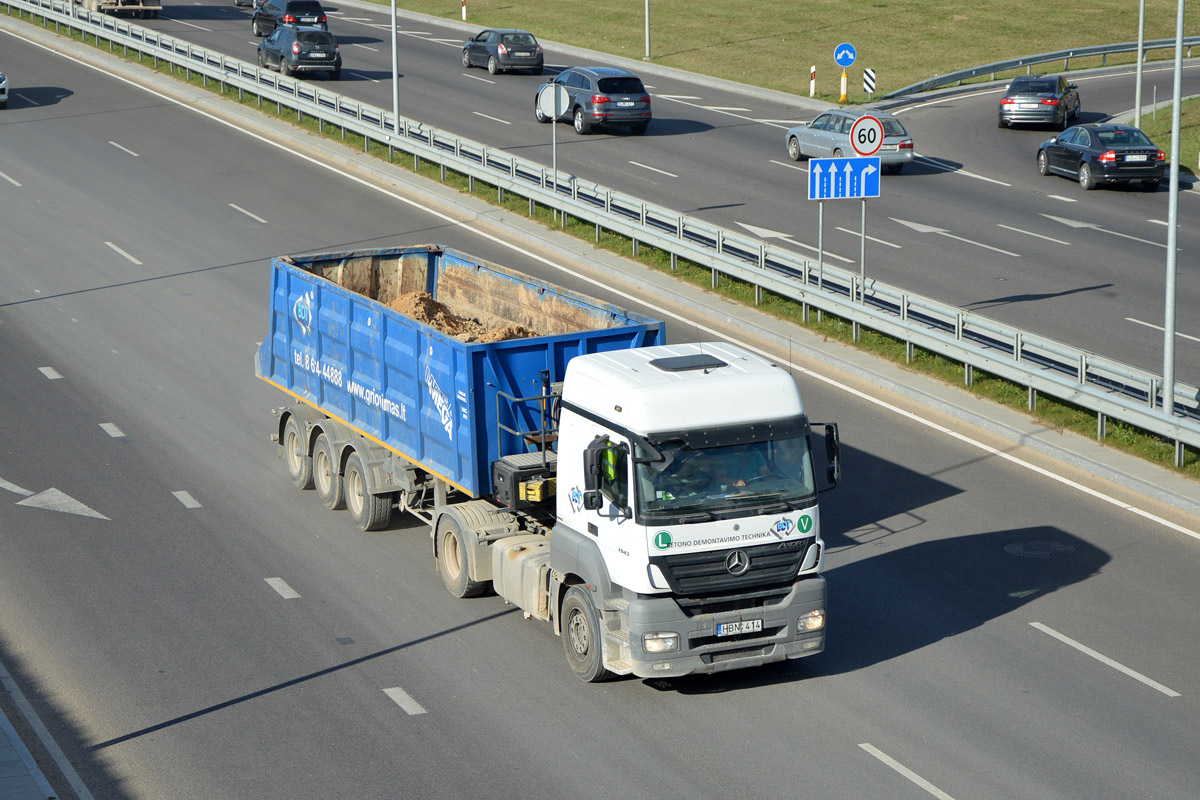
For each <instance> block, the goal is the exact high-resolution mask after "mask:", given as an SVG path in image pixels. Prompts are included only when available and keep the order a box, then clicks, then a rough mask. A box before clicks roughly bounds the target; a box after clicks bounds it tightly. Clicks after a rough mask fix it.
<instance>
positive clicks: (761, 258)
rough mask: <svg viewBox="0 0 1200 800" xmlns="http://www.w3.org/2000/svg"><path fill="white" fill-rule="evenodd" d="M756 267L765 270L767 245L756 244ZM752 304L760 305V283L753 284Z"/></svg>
mask: <svg viewBox="0 0 1200 800" xmlns="http://www.w3.org/2000/svg"><path fill="white" fill-rule="evenodd" d="M758 268H759V269H761V270H762V271H764V272H766V270H767V246H766V245H765V244H760V245H759V246H758ZM754 305H756V306H761V305H762V284H761V283H756V284H754Z"/></svg>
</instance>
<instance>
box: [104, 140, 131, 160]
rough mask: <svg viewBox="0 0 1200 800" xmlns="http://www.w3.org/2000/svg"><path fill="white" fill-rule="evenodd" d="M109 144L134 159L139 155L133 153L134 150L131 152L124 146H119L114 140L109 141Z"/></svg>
mask: <svg viewBox="0 0 1200 800" xmlns="http://www.w3.org/2000/svg"><path fill="white" fill-rule="evenodd" d="M108 143H109V144H111V145H112V146H113V147H115V148H117V149H118V150H124V151H125V152H126V153H129V155H131V156H133V157H134V158H136V157H137V153H135V152H133V151H132V150H130V149H129V148H128V147H126V146H124V145H120V144H117V143H116V142H114V141H112V140H109V142H108Z"/></svg>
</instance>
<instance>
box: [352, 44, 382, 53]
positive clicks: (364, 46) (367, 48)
mask: <svg viewBox="0 0 1200 800" xmlns="http://www.w3.org/2000/svg"><path fill="white" fill-rule="evenodd" d="M350 46H351V47H361V48H362V49H363V50H370V51H371V52H372V53H378V52H379V48H378V47H371V46H370V45H365V44H359V43H358V42H352V43H351V45H350Z"/></svg>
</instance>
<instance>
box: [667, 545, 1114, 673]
mask: <svg viewBox="0 0 1200 800" xmlns="http://www.w3.org/2000/svg"><path fill="white" fill-rule="evenodd" d="M880 546H881V549H879V551H878V552H872V553H867V554H864V555H863V556H862V557H859V558H857V559H854V560H852V561H850V562H849V563H847V564H844V565H842V566H838V567H835V568H833V569H831V570H827V571H826V573H825V575H826V578H827V579H828V581H829V598H830V601H829V620H830V634H829V638H828V640H827V642H826V649H825V651H824V652H823V653H821V654H819V655H816V656H812V657H810V658H806V659H801V660H798V661H794V662H784V663H780V664H773V665H769V666H766V667H763V668H762V669H759V670H747V671H745V672H740V673H730V674H729V675H727V676H724V675H718V676H687V677H684V678H680V679H677V680H674V681H648V682H647V683H648V684H650V685H651V686H653V687H655V688H658V689H660V690H664V691H676V692H679V693H680V694H711V693H717V692H727V691H733V690H737V689H745V688H751V687H758V686H764V685H772V684H779V683H790V682H793V681H796V680H802V679H805V678H816V677H822V676H832V675H841V674H844V673H848V672H854V671H857V670H861V669H863V668H865V667H871V666H874V665H877V664H881V663H883V662H886V661H889V660H891V659H894V658H897V657H900V656H903V655H905V654H907V653H911V652H914V651H916V650H920V649H921V648H923V647H927V646H929V645H932V644H936V643H937V642H939V641H941V640H943V639H946V638H949V637H951V636H956V635H958V634H961V633H964V632H966V631H970V630H972V629H974V628H978V627H979V626H981V625H983V624H984V623H986V622H989V621H991V620H994V619H997V618H998V617H1002V616H1005V615H1007V614H1010V613H1012V612H1014V611H1018V610H1020V609H1021V608H1022V607H1023V606H1025V605H1026V604H1028V603H1030V602H1032V601H1033V600H1036V599H1038V598H1041V597H1045V596H1046V595H1049V594H1051V593H1053V592H1055V591H1057V590H1058V589H1062V588H1065V587H1068V586H1071V585H1073V584H1076V583H1080V582H1081V581H1084V580H1087V579H1088V578H1090V577H1091V576H1093V575H1096V574H1097V573H1099V572H1100V570H1101V569H1103V567H1104V566H1105V565H1106V564H1107V563H1108V561H1109V559H1110V557H1109V555H1108V553H1106V552H1105V551H1103V550H1101V549H1099V548H1098V547H1095V546H1094V545H1092V544H1089V543H1088V542H1085V541H1083V540H1082V539H1080V538H1079V537H1077V536H1074V535H1072V534H1070V533H1067V532H1066V531H1064V530H1062V529H1061V528H1056V527H1051V526H1033V527H1028V528H1009V529H1001V530H993V531H984V532H980V533H972V534H967V535H964V536H955V537H950V538H945V539H936V540H931V541H923V542H918V543H916V544H912V545H908V546H904V547H899V548H894V549H893V548H889V547H888V546H887V544H886V540H883V542H880Z"/></svg>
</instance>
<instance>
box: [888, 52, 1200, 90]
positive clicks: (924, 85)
mask: <svg viewBox="0 0 1200 800" xmlns="http://www.w3.org/2000/svg"><path fill="white" fill-rule="evenodd" d="M1197 45H1200V36H1185V37H1184V39H1183V46H1184V47H1186V48H1187V50H1188V52H1187V57H1188V58H1191V57H1192V48H1193V47H1195V46H1197ZM1174 46H1175V40H1174V39H1151V40H1149V41H1146V42H1143V43H1142V49H1143V51H1150V50H1163V49H1165V48H1168V47H1172V48H1173V47H1174ZM1137 49H1138V43H1137V42H1122V43H1120V44H1097V45H1093V46H1091V47H1075V48H1072V49H1070V50H1055V51H1054V52H1053V53H1040V54H1038V55H1036V56H1025V57H1024V58H1013V59H1009V60H1008V61H997V62H995V63H993V64H984V65H983V66H981V67H971V68H970V69H960V70H959V71H958V72H948V73H946V74H945V75H936V76H934V77H932V78H929V79H928V80H924V81H921V82H920V83H914V84H912V85H911V86H905V87H904V88H903V89H897V90H896V91H894V92H890V93H888V94H885V95H884V96H883V98H882V99H884V100H892V99H894V98H897V97H904V96H905V95H910V94H917V93H918V92H927V91H929V90H930V89H936V88H938V87H939V86H949V85H950V84H952V83H962V82H963V81H969V80H971V79H973V78H978V77H979V76H981V75H989V76H991V79H992V80H995V78H996V73H997V72H1008V71H1009V70H1013V69H1021V68H1022V67H1024V68H1025V70H1026V72H1030V71H1031V67H1032V66H1033V65H1034V64H1046V63H1049V62H1051V61H1061V62H1063V69H1064V70H1068V69H1070V68H1071V59H1072V58H1087V57H1089V56H1090V57H1095V56H1100V57H1101V59H1102V62H1101V63H1102V64H1104V65H1107V64H1108V57H1109V56H1110V55H1113V54H1115V53H1136V52H1137Z"/></svg>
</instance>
